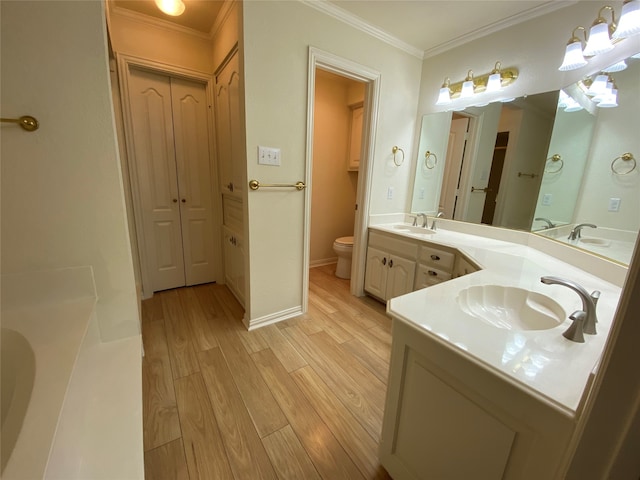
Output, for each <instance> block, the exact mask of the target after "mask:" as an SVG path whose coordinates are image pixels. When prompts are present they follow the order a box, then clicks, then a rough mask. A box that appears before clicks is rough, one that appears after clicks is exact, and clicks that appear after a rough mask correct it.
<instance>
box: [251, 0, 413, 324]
mask: <svg viewBox="0 0 640 480" xmlns="http://www.w3.org/2000/svg"><path fill="white" fill-rule="evenodd" d="M243 18H244V21H243V26H244V52H245V89H246V90H245V94H246V127H247V132H246V133H247V138H246V145H247V152H248V159H247V171H248V177H249V178H255V179H258V180H259V181H261V182H266V183H271V182H273V183H281V182H295V181H297V180H302V179H304V178H305V174H306V172H305V149H306V140H305V137H306V124H307V117H306V116H307V80H308V75H307V71H308V56H309V53H308V52H309V46H314V47H317V48H319V49H322V50H324V51H327V52H330V53H333V54H335V55H338V56H340V57H343V58H346V59H348V60H351V61H354V62H357V63H359V64H362V65H365V66H368V67H369V68H372V69H375V70H377V71H379V72H381V74H382V81H381V95H380V111H379V113H378V118H377V121H378V124H377V130H376V132H375V133H376V144H375V151H374V152H373V159H372V161H373V167H372V168H373V180H372V185H371V186H370V187H369V188H370V191H371V194H372V197H371V213H390V212H401V211H403V210H404V208H405V205H406V204H407V193H408V192H407V184H408V182H409V179H410V178H412V177H411V169H410V165H409V163H410V162H408V161H407V162H405V164H404V165H403V166H402V167H398V168H396V167H393V166H392V164H393V161H392V154H391V148H392V147H393V146H394V145H398V146H401V147H402V148H404V149H405V151H406V153H407V156H408V158H411V156H412V151H411V144H412V142H413V132H414V127H415V119H416V104H417V95H418V87H419V82H420V69H421V64H422V62H421V60H419V59H418V58H415V57H412V56H410V55H409V54H407V53H404V52H401V51H399V50H397V49H395V48H393V47H391V46H389V45H387V44H384V43H382V42H380V41H378V40H375V39H373V38H372V37H370V36H369V35H367V34H365V33H362V32H359V31H356V30H354V29H352V28H350V27H348V26H347V25H345V24H343V23H342V22H339V21H337V20H335V19H333V18H331V17H329V16H327V15H324V14H322V13H320V12H318V11H316V10H315V9H313V8H311V7H308V6H306V5H304V4H302V3H298V2H286V1H284V2H279V1H269V2H245V3H244V4H243ZM258 145H267V146H273V147H278V148H281V149H282V166H281V167H278V168H274V167H272V166H262V165H258V164H257V159H256V158H255V152H256V147H257V146H258ZM387 187H393V188H394V190H395V192H396V195H395V197H394V198H393V199H392V200H387V198H386V191H387ZM304 209H305V205H304V194H303V193H302V192H297V191H295V190H286V191H280V192H276V191H272V192H267V191H264V192H263V191H257V192H249V193H248V221H249V222H250V232H249V238H248V240H247V244H248V248H249V257H250V261H251V279H250V285H249V288H250V293H251V299H250V302H249V304H248V305H247V314H248V316H249V319H251V320H253V319H259V318H261V317H264V316H267V315H272V314H277V313H278V312H283V311H287V310H289V309H292V308H296V307H300V306H301V304H302V298H303V292H302V285H303V276H304V272H303V258H304V248H305V246H304V242H303V231H304V230H303V229H304V222H305V218H304Z"/></svg>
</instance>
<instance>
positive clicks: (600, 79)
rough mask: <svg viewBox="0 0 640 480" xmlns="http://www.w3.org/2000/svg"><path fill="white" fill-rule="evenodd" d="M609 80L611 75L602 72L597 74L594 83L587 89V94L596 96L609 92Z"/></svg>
mask: <svg viewBox="0 0 640 480" xmlns="http://www.w3.org/2000/svg"><path fill="white" fill-rule="evenodd" d="M608 81H609V77H608V76H607V75H603V74H602V73H601V74H599V75H597V76H596V78H595V79H594V80H593V83H592V84H591V85H590V86H589V89H588V90H587V95H589V96H591V97H594V96H597V95H602V94H604V93H606V92H607V82H608Z"/></svg>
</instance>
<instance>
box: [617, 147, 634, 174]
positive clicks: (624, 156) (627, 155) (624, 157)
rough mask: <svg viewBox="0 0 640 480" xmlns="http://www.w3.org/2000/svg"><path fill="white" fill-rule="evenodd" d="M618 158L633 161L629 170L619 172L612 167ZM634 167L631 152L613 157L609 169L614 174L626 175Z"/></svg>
mask: <svg viewBox="0 0 640 480" xmlns="http://www.w3.org/2000/svg"><path fill="white" fill-rule="evenodd" d="M618 160H622V161H623V162H633V163H631V164H630V165H631V168H630V169H629V170H627V171H626V172H621V171H620V170H618V169H616V168H615V167H614V165H615V164H616V162H617V161H618ZM635 169H636V159H635V157H634V156H633V153H631V152H627V153H623V154H622V155H620V156H619V157H616V158H614V159H613V162H611V171H612V172H613V173H615V174H616V175H627V174H628V173H631V172H633V171H634V170H635Z"/></svg>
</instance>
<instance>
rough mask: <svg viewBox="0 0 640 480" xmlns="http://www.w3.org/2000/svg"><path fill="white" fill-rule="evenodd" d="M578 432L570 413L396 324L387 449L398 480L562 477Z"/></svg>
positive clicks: (386, 459)
mask: <svg viewBox="0 0 640 480" xmlns="http://www.w3.org/2000/svg"><path fill="white" fill-rule="evenodd" d="M391 307H392V308H391V310H390V311H391V315H392V317H393V304H391ZM573 428H574V421H573V419H572V418H571V417H570V415H569V414H567V413H565V412H562V411H560V410H559V409H556V408H554V407H553V406H551V405H549V404H547V403H546V402H545V401H544V400H542V399H540V398H538V397H536V396H534V395H531V394H530V393H527V392H525V391H524V390H522V389H521V388H519V387H517V386H515V385H514V384H512V383H511V382H509V381H507V380H505V379H504V378H502V377H501V376H500V375H497V374H495V373H492V372H490V371H489V370H488V369H486V368H485V367H483V366H481V365H479V364H478V363H476V362H474V361H473V360H472V359H470V358H468V357H466V356H465V355H464V354H462V353H460V352H456V351H454V350H453V349H452V348H451V347H450V346H448V345H446V344H444V343H443V342H441V341H440V340H438V339H435V338H434V337H432V336H431V335H428V334H427V333H426V332H421V331H420V330H419V329H418V328H416V327H414V326H411V325H409V324H407V323H405V322H403V321H402V320H399V319H397V318H394V319H393V343H392V349H391V364H390V372H389V384H388V390H387V398H386V405H385V412H384V420H383V427H382V437H381V445H380V460H381V463H382V465H383V466H384V467H385V469H386V470H387V471H388V472H389V474H390V475H391V476H392V477H393V478H395V479H398V480H400V479H403V480H407V479H416V480H417V479H424V478H451V479H457V478H481V479H484V480H491V479H496V480H497V479H507V480H508V479H517V480H538V479H541V478H545V479H553V478H557V471H558V469H559V467H560V462H561V459H562V458H563V455H564V453H565V449H566V445H567V444H568V441H569V439H570V436H571V432H572V431H573Z"/></svg>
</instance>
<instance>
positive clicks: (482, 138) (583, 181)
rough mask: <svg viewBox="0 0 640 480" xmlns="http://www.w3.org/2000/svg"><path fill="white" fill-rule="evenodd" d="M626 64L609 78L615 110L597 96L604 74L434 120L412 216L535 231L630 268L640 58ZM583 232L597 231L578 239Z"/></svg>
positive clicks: (639, 172) (422, 153)
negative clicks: (593, 88) (595, 83)
mask: <svg viewBox="0 0 640 480" xmlns="http://www.w3.org/2000/svg"><path fill="white" fill-rule="evenodd" d="M626 65H627V67H626V69H624V70H620V71H617V72H611V73H609V74H608V75H607V76H609V77H610V79H612V80H614V82H613V83H614V84H615V87H617V99H616V101H615V102H612V101H611V98H608V99H605V100H606V101H605V102H604V103H602V101H603V97H602V96H599V97H598V96H594V95H592V92H589V91H588V88H589V84H590V81H591V80H592V79H595V77H596V74H597V73H598V72H596V74H594V75H592V76H590V77H585V79H584V81H583V82H579V83H578V84H575V85H570V86H567V87H566V88H563V89H562V90H560V91H554V92H547V93H541V94H537V95H530V96H527V97H524V98H517V99H514V100H512V101H510V102H504V103H501V102H495V103H491V104H489V105H485V106H479V105H478V106H473V107H468V108H466V109H464V110H461V111H449V112H440V113H434V114H429V115H425V116H424V117H423V119H422V129H421V135H420V143H419V150H418V161H417V167H416V172H415V181H414V188H413V195H412V204H411V212H413V213H419V212H424V213H427V214H435V213H437V212H438V211H440V212H443V213H444V214H445V216H446V218H453V219H455V220H461V221H467V222H474V223H485V224H489V225H494V226H499V227H504V228H512V229H518V230H531V231H535V232H538V233H540V234H543V235H546V236H549V237H552V238H555V239H557V240H559V241H565V242H567V243H570V244H571V245H574V246H576V247H579V248H583V249H586V250H589V251H591V252H594V253H597V254H599V255H603V256H606V257H609V258H611V259H613V260H615V261H618V262H620V263H624V264H628V263H629V261H630V258H631V255H632V253H633V247H634V244H635V240H636V237H637V234H638V230H639V229H640V165H637V166H636V161H637V159H638V158H640V135H639V134H638V131H639V130H638V118H640V117H639V114H640V58H633V57H631V58H628V59H626ZM599 104H601V106H598V105H599ZM607 105H610V106H607ZM614 105H617V106H614ZM627 153H631V154H632V155H633V158H629V156H628V155H625V154H627ZM582 223H588V224H590V225H595V226H596V227H597V228H593V227H590V226H585V227H583V228H582V234H581V236H580V238H574V239H571V240H570V239H569V234H570V233H571V231H572V230H573V229H574V228H575V226H576V225H578V224H582Z"/></svg>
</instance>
